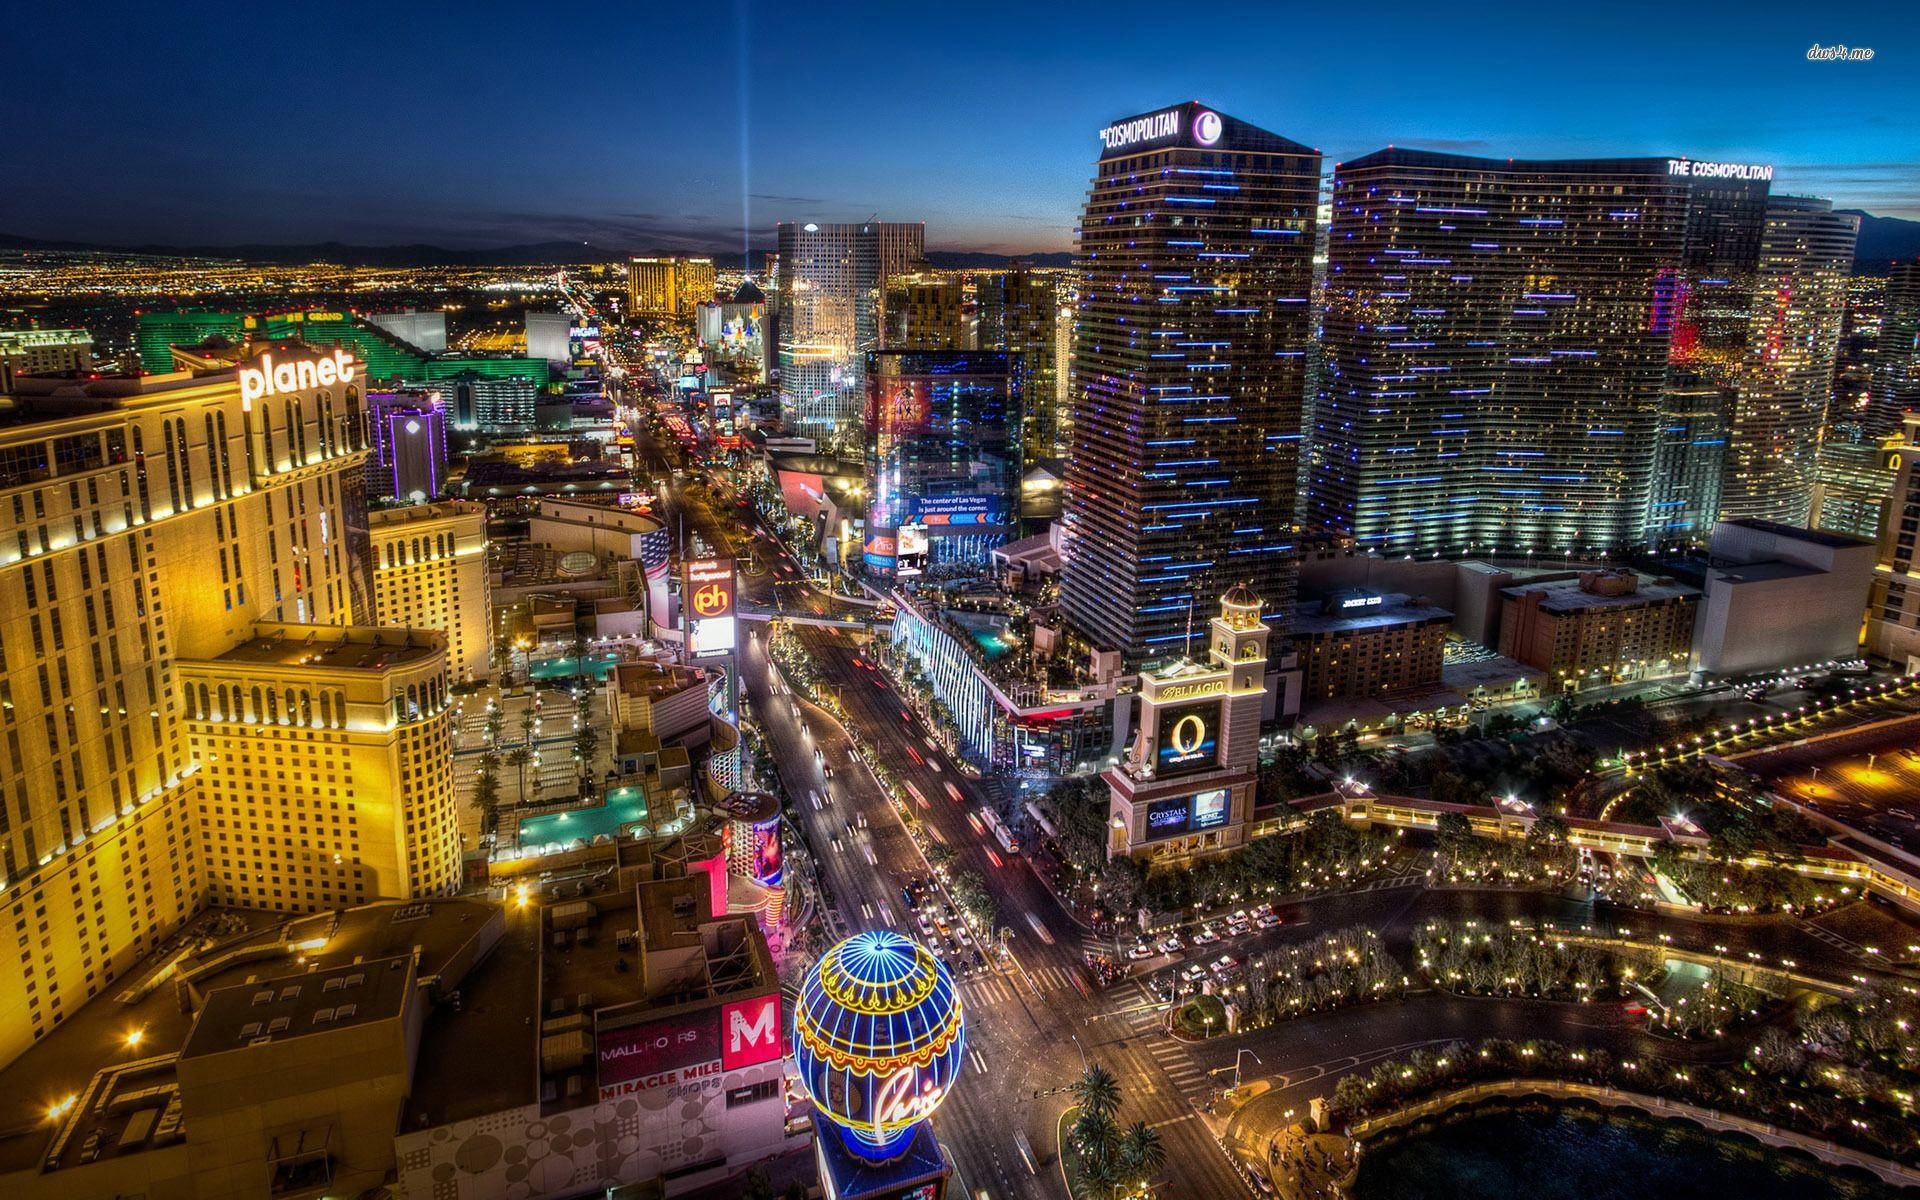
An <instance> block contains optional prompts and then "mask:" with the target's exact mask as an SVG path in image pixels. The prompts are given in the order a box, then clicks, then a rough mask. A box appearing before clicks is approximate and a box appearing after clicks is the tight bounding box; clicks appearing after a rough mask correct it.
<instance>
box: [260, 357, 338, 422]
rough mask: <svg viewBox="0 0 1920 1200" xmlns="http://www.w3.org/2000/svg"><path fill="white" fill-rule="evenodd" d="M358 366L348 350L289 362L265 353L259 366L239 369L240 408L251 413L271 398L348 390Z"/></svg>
mask: <svg viewBox="0 0 1920 1200" xmlns="http://www.w3.org/2000/svg"><path fill="white" fill-rule="evenodd" d="M355 365H356V364H355V363H354V361H353V355H351V354H348V353H347V352H346V351H345V350H335V351H334V352H333V353H332V354H326V355H322V356H321V357H319V358H301V359H294V360H292V361H290V362H274V361H273V355H271V354H262V355H261V356H260V365H259V366H255V367H241V368H240V407H241V408H242V409H244V410H246V411H247V412H252V411H253V402H254V401H255V400H264V399H266V398H267V397H268V396H278V395H282V394H284V393H287V392H297V391H301V390H302V389H306V388H317V387H345V386H346V385H347V384H350V383H352V382H353V369H354V366H355Z"/></svg>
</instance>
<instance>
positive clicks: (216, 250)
mask: <svg viewBox="0 0 1920 1200" xmlns="http://www.w3.org/2000/svg"><path fill="white" fill-rule="evenodd" d="M1841 211H1843V212H1851V213H1854V214H1856V215H1858V216H1859V218H1860V242H1859V245H1858V248H1857V249H1856V251H1855V253H1854V263H1855V266H1856V267H1857V268H1858V270H1859V271H1860V272H1861V273H1862V274H1867V275H1884V274H1885V273H1886V271H1887V267H1888V265H1889V264H1890V263H1892V262H1893V261H1894V260H1895V259H1901V258H1913V257H1916V256H1920V221H1909V220H1906V219H1904V218H1901V217H1876V216H1874V215H1872V214H1871V213H1867V212H1862V211H1861V210H1859V209H1842V210H1841ZM9 250H12V251H23V250H40V251H54V252H63V253H69V254H133V255H146V256H151V257H157V258H227V259H237V260H239V261H242V262H251V263H273V264H281V265H297V264H299V263H311V262H327V263H339V264H340V265H342V266H352V267H513V266H536V267H556V266H566V265H569V264H573V263H606V262H619V261H621V260H622V259H625V258H627V257H628V256H629V255H630V254H632V253H637V252H635V251H627V250H612V249H608V248H607V247H604V246H595V245H592V244H591V243H587V242H531V243H528V244H525V245H519V246H496V247H492V248H489V249H483V250H451V249H448V248H447V247H445V246H430V245H426V244H424V243H415V244H412V245H404V246H349V245H347V244H345V243H344V242H316V243H312V244H307V245H266V244H249V245H240V246H158V245H144V246H105V245H99V244H96V243H89V242H56V241H48V240H46V239H43V238H27V237H16V236H14V235H12V234H6V233H0V252H5V251H9ZM769 252H770V250H755V251H753V253H752V255H751V256H748V255H742V254H737V253H731V254H730V253H718V254H714V255H713V256H712V257H713V260H714V263H715V264H716V265H718V266H720V267H721V268H723V269H733V270H738V269H740V268H742V267H743V266H744V265H745V263H744V261H743V260H744V259H746V258H748V257H751V258H752V260H753V264H754V265H755V266H758V265H759V263H760V262H761V261H762V259H763V256H764V255H765V254H767V253H769ZM683 253H684V252H683ZM927 259H928V261H930V262H931V263H932V264H933V265H934V266H936V267H947V268H962V267H974V268H993V267H1004V266H1006V265H1008V264H1009V263H1011V262H1014V261H1016V260H1018V261H1022V262H1030V263H1032V264H1033V265H1034V266H1037V267H1066V266H1071V265H1073V255H1071V254H1068V253H1065V252H1061V251H1054V252H1050V253H1045V254H1024V255H1009V254H992V253H988V252H986V251H980V250H930V251H928V252H927Z"/></svg>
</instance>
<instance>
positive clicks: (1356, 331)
mask: <svg viewBox="0 0 1920 1200" xmlns="http://www.w3.org/2000/svg"><path fill="white" fill-rule="evenodd" d="M1691 178H1692V176H1691V175H1679V174H1676V173H1674V171H1673V169H1672V167H1671V166H1670V163H1669V160H1667V159H1606V160H1594V161H1551V162H1527V161H1516V160H1512V159H1499V160H1495V159H1483V158H1464V157H1461V156H1458V155H1451V154H1435V153H1430V152H1427V151H1419V150H1398V149H1388V150H1382V151H1378V152H1376V153H1373V154H1369V155H1366V156H1365V157H1363V158H1359V159H1355V160H1354V161H1352V162H1347V163H1342V164H1341V165H1340V167H1339V169H1338V171H1337V172H1336V174H1335V179H1334V185H1333V220H1332V224H1331V230H1330V235H1331V236H1330V237H1329V241H1328V246H1329V249H1328V262H1327V282H1326V318H1325V320H1326V324H1325V331H1324V334H1323V338H1324V345H1325V364H1324V368H1323V373H1322V374H1323V378H1322V383H1321V388H1320V394H1319V396H1318V398H1317V401H1318V402H1317V406H1316V411H1315V418H1314V420H1315V427H1314V430H1313V437H1314V448H1313V449H1314V456H1313V464H1314V471H1313V479H1312V483H1311V487H1310V491H1309V497H1310V502H1309V505H1308V507H1307V512H1306V519H1307V521H1308V522H1309V524H1312V525H1317V526H1324V527H1327V528H1330V529H1334V530H1338V531H1341V532H1343V533H1349V534H1351V535H1352V536H1353V538H1354V539H1355V541H1356V542H1357V543H1358V544H1359V545H1360V547H1361V548H1363V549H1366V550H1372V551H1379V552H1381V553H1384V554H1390V555H1396V556H1398V555H1415V556H1417V557H1423V558H1425V557H1439V556H1447V555H1454V554H1462V553H1490V552H1503V553H1513V552H1516V551H1517V552H1532V553H1537V554H1555V555H1559V554H1576V555H1588V554H1594V553H1604V552H1607V551H1611V550H1616V549H1624V548H1626V547H1628V546H1631V545H1634V544H1636V543H1638V542H1639V541H1640V540H1641V538H1642V532H1643V530H1642V526H1643V522H1644V519H1645V513H1646V497H1647V487H1648V482H1649V476H1650V473H1651V469H1652V465H1653V455H1654V449H1655V438H1654V433H1655V429H1656V426H1657V424H1658V418H1659V415H1660V411H1661V404H1662V394H1663V390H1664V386H1665V382H1666V378H1667V356H1668V347H1669V333H1670V328H1671V325H1672V320H1673V314H1674V312H1675V310H1676V308H1677V306H1678V304H1679V301H1680V287H1681V274H1680V268H1681V266H1682V257H1683V251H1684V249H1685V246H1686V228H1687V218H1688V193H1689V183H1690V180H1691Z"/></svg>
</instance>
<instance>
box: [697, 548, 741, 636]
mask: <svg viewBox="0 0 1920 1200" xmlns="http://www.w3.org/2000/svg"><path fill="white" fill-rule="evenodd" d="M685 602H686V612H687V649H688V653H690V654H691V655H692V656H693V657H694V658H696V659H699V658H717V657H719V656H720V655H723V654H732V653H733V651H734V647H735V645H736V641H735V633H736V630H735V626H736V625H737V623H738V622H737V618H736V616H735V613H734V579H733V563H732V562H731V561H730V560H728V559H723V558H696V559H693V560H691V561H689V562H688V563H687V586H686V592H685Z"/></svg>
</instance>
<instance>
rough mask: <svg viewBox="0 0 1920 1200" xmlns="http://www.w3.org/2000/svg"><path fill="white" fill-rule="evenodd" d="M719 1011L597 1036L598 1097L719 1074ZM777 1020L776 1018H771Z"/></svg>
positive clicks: (710, 1011) (651, 1022)
mask: <svg viewBox="0 0 1920 1200" xmlns="http://www.w3.org/2000/svg"><path fill="white" fill-rule="evenodd" d="M717 1015H718V1014H717V1013H716V1012H715V1011H714V1010H712V1009H708V1010H707V1011H706V1012H702V1013H693V1014H690V1015H688V1016H683V1017H675V1018H673V1019H671V1020H666V1021H650V1022H647V1023H646V1024H643V1025H629V1026H627V1027H625V1028H623V1029H610V1030H604V1031H602V1032H601V1033H600V1035H599V1046H598V1048H599V1060H600V1062H599V1069H600V1098H601V1099H602V1100H611V1099H613V1098H614V1097H616V1096H630V1095H633V1094H634V1093H635V1092H645V1091H651V1090H652V1089H654V1088H660V1087H671V1086H673V1085H675V1084H680V1083H686V1082H689V1081H692V1080H696V1079H699V1078H701V1077H703V1076H707V1075H717V1074H719V1073H720V1070H721V1066H720V1024H719V1022H718V1021H716V1020H715V1017H716V1016H717ZM775 1020H776V1023H777V1021H778V1018H777V1017H776V1018H775Z"/></svg>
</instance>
